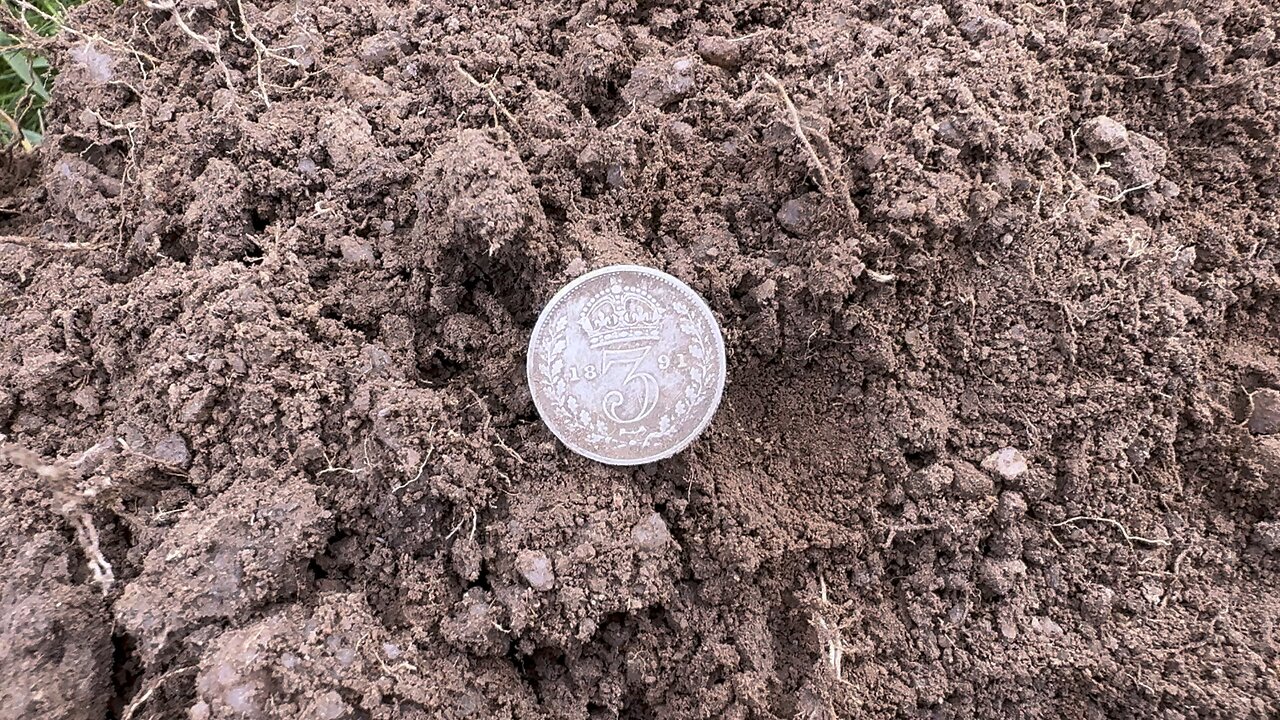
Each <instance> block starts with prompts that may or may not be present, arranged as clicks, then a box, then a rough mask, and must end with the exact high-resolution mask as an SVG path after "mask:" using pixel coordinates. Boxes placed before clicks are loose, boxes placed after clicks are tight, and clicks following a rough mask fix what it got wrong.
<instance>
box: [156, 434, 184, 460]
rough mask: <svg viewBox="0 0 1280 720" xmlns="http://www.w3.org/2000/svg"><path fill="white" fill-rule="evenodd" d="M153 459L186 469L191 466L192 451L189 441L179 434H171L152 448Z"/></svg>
mask: <svg viewBox="0 0 1280 720" xmlns="http://www.w3.org/2000/svg"><path fill="white" fill-rule="evenodd" d="M151 457H153V458H155V459H156V460H159V461H160V462H163V463H168V464H169V465H176V466H177V467H180V468H185V467H187V466H189V465H190V464H191V451H190V450H188V449H187V441H186V440H184V439H183V437H182V436H181V435H179V434H178V433H169V434H168V435H165V436H164V437H163V438H161V439H160V442H158V443H156V445H155V447H153V448H151Z"/></svg>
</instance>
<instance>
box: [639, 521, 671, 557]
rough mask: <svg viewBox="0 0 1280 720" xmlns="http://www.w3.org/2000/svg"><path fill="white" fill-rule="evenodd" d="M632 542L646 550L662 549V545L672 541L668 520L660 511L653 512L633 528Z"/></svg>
mask: <svg viewBox="0 0 1280 720" xmlns="http://www.w3.org/2000/svg"><path fill="white" fill-rule="evenodd" d="M631 542H633V543H635V545H636V547H638V548H640V549H641V550H643V551H645V552H656V551H658V550H661V549H662V546H664V545H666V544H667V543H669V542H671V531H669V530H668V529H667V521H666V520H663V519H662V516H661V515H659V514H658V513H651V514H650V515H649V516H648V517H646V518H645V519H643V520H641V521H640V522H638V523H636V524H635V527H633V528H631Z"/></svg>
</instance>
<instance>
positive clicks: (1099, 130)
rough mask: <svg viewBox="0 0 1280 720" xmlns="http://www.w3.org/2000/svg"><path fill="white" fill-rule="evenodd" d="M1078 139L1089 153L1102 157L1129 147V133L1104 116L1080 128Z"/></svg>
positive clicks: (1122, 126)
mask: <svg viewBox="0 0 1280 720" xmlns="http://www.w3.org/2000/svg"><path fill="white" fill-rule="evenodd" d="M1080 139H1081V140H1083V141H1084V144H1085V145H1086V146H1087V147H1088V148H1089V151H1090V152H1093V153H1097V154H1099V155H1102V154H1104V153H1110V152H1115V151H1117V150H1120V149H1121V148H1125V147H1128V145H1129V131H1128V130H1126V129H1125V127H1124V125H1121V124H1120V123H1118V122H1116V121H1115V120H1112V119H1111V118H1109V117H1107V116H1106V115H1100V116H1098V117H1096V118H1093V119H1092V120H1089V121H1088V122H1086V123H1085V124H1084V125H1082V126H1081V127H1080Z"/></svg>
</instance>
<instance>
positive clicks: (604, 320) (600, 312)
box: [578, 275, 662, 348]
mask: <svg viewBox="0 0 1280 720" xmlns="http://www.w3.org/2000/svg"><path fill="white" fill-rule="evenodd" d="M578 323H579V324H580V325H581V326H582V329H583V330H584V331H585V332H586V333H587V338H588V339H589V340H590V342H591V347H593V348H602V347H605V346H607V345H618V344H621V343H632V342H641V343H643V342H651V343H652V342H657V341H658V339H659V338H658V335H659V333H660V332H661V331H662V308H661V307H660V306H659V305H658V301H657V300H655V299H653V297H652V296H650V295H649V294H648V293H646V292H645V291H644V290H641V289H640V288H638V287H628V286H626V285H623V283H622V279H621V278H619V277H617V276H616V275H615V276H613V277H611V278H610V279H609V287H608V288H607V289H605V290H602V291H600V292H599V293H597V294H596V296H595V297H593V298H592V299H591V300H590V301H589V302H588V303H587V307H586V308H585V309H584V310H583V312H582V314H581V315H580V316H578Z"/></svg>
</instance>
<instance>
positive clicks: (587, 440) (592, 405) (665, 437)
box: [527, 265, 725, 465]
mask: <svg viewBox="0 0 1280 720" xmlns="http://www.w3.org/2000/svg"><path fill="white" fill-rule="evenodd" d="M527 369H528V375H529V390H530V392H531V393H532V394H533V402H534V405H536V406H537V408H538V413H539V414H540V415H541V416H542V419H543V421H544V422H545V423H546V424H547V427H548V428H550V429H551V432H553V433H555V435H556V437H558V438H560V441H561V442H563V443H564V444H565V445H566V446H568V447H569V449H571V450H573V451H574V452H576V453H579V454H581V455H585V456H586V457H589V458H591V459H592V460H598V461H600V462H603V463H609V464H611V465H640V464H642V463H648V462H653V461H655V460H661V459H663V458H668V457H671V456H672V455H674V454H676V453H677V452H680V451H681V450H683V449H684V448H685V447H687V446H688V445H689V443H691V442H693V440H694V439H695V438H696V437H697V436H698V434H699V433H701V432H702V430H703V429H704V428H705V427H706V426H707V424H708V423H710V422H711V417H712V416H713V415H715V412H716V408H717V407H718V406H719V405H720V396H721V394H722V393H723V392H724V379H725V355H724V338H723V337H722V336H721V334H720V325H719V324H718V323H717V322H716V318H715V316H714V315H713V314H712V313H711V308H709V307H707V304H706V302H704V301H703V299H702V298H701V297H699V296H698V294H697V293H695V292H694V291H693V290H692V289H691V288H690V287H689V286H688V285H685V284H684V283H682V282H680V281H679V280H677V279H676V278H674V277H672V276H670V275H668V274H666V273H663V272H659V271H657V270H654V269H652V268H646V267H640V266H638V265H611V266H609V267H606V268H601V269H599V270H595V271H593V272H589V273H587V274H586V275H583V276H582V277H580V278H578V279H576V280H574V281H573V282H571V283H569V284H568V285H566V286H565V287H564V288H563V289H562V290H560V292H558V293H556V295H555V297H553V298H552V299H551V302H549V303H547V306H546V308H544V309H543V311H542V314H541V315H540V316H539V317H538V322H537V324H536V325H535V326H534V328H533V336H532V337H531V338H530V339H529V359H528V368H527Z"/></svg>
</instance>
